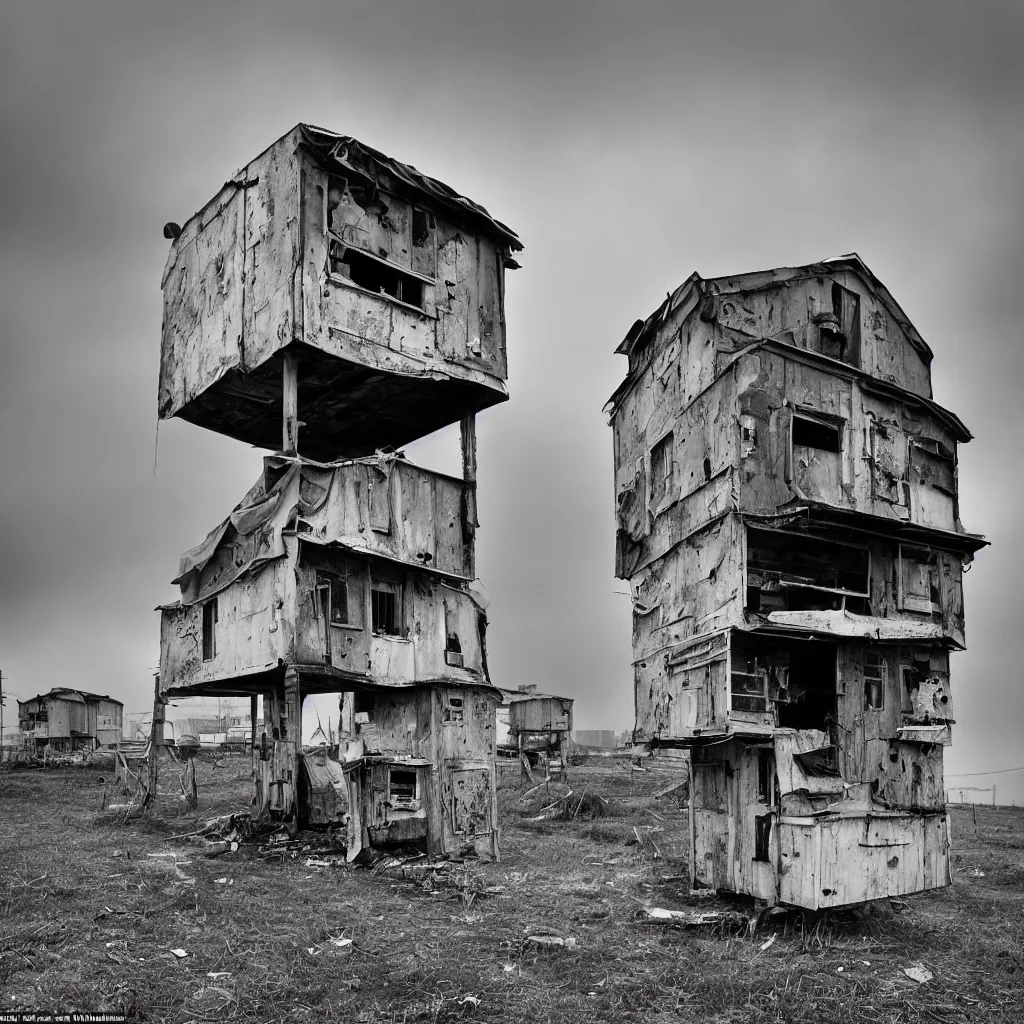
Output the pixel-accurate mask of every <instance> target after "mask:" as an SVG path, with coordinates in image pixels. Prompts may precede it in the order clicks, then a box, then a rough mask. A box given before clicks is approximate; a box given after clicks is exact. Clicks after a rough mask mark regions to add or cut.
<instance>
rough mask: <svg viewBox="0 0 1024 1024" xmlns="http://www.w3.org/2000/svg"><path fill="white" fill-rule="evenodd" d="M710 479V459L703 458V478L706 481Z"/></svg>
mask: <svg viewBox="0 0 1024 1024" xmlns="http://www.w3.org/2000/svg"><path fill="white" fill-rule="evenodd" d="M710 479H711V460H710V459H705V460H704V480H705V481H707V480H710Z"/></svg>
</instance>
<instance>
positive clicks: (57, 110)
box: [0, 0, 1024, 796]
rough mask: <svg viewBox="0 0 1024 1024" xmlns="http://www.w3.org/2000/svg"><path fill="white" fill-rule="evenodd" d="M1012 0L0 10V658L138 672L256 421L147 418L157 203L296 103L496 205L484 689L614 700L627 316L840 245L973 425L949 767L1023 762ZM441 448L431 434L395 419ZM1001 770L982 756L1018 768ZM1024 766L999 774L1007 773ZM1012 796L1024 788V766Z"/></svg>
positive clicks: (23, 679) (295, 116) (129, 699)
mask: <svg viewBox="0 0 1024 1024" xmlns="http://www.w3.org/2000/svg"><path fill="white" fill-rule="evenodd" d="M1021 12H1022V9H1021V8H1020V6H1019V5H1017V4H1012V3H1005V4H1002V5H999V4H986V3H973V4H959V3H957V4H946V3H936V2H930V3H924V2H920V3H909V2H908V3H901V4H893V3H888V2H887V3H871V2H861V3H858V4H855V5H854V4H830V3H823V2H820V0H813V2H810V0H809V2H806V3H772V4H764V3H746V4H739V3H728V2H725V3H716V4H682V3H678V2H674V3H668V2H666V3H637V4H629V5H627V4H612V3H603V4H602V3H595V4H578V3H573V4H558V3H533V2H520V3H516V4H502V5H485V4H479V3H440V4H439V3H406V4H396V3H361V4H359V3H353V4H326V3H324V4H287V5H286V4H280V5H270V4H267V5H263V6H262V7H261V6H260V5H259V4H255V3H248V2H247V3H244V4H243V3H234V4H230V3H225V4H206V3H202V4H199V3H187V2H179V3H175V4H138V3H123V4H112V3H89V2H81V3H70V2H67V3H62V4H49V3H45V2H35V3H32V4H25V5H22V6H21V7H20V8H18V9H14V10H11V9H8V10H7V11H6V13H5V15H4V19H5V22H6V25H5V31H4V32H3V33H0V130H2V133H3V136H2V137H3V139H4V143H5V159H4V165H3V171H2V176H3V180H2V182H0V185H2V187H0V223H2V229H3V233H2V238H0V280H2V281H3V285H2V287H3V291H4V296H3V302H2V304H0V460H2V466H3V485H2V487H0V551H2V563H0V564H2V566H3V569H2V572H0V667H2V668H3V669H4V670H5V675H6V674H8V673H9V674H10V677H11V685H12V686H13V687H14V688H15V689H16V690H18V691H20V693H21V694H22V695H25V694H27V693H29V692H30V691H33V692H34V691H36V690H38V689H45V688H47V687H49V686H51V685H56V684H57V683H58V682H60V683H66V682H67V681H69V680H70V679H75V680H76V681H77V682H78V683H79V684H80V685H82V686H86V687H89V688H95V689H99V690H109V691H111V692H113V693H114V694H116V695H118V696H120V697H121V698H122V699H124V700H125V701H126V704H127V705H128V707H129V708H135V707H144V706H145V705H146V703H147V702H148V700H149V682H150V680H149V669H150V667H151V666H152V665H154V664H155V662H156V657H157V620H156V616H155V615H154V614H153V612H152V610H151V609H152V607H153V605H155V604H156V603H157V602H158V601H160V600H163V599H164V598H166V597H167V596H170V595H171V589H170V588H169V586H168V584H167V582H166V581H167V580H169V579H170V578H171V577H172V576H173V575H174V571H175V568H176V565H177V558H178V555H179V554H180V552H181V551H182V550H184V549H185V548H186V547H188V546H190V545H192V544H194V543H195V542H196V541H197V540H198V539H200V538H201V537H202V536H203V535H204V534H205V533H206V531H207V530H208V529H209V528H210V527H211V526H212V525H213V524H214V523H215V522H216V521H217V520H218V519H220V518H221V517H222V516H223V514H224V513H225V511H226V510H227V509H228V508H230V506H231V505H232V504H233V503H234V502H235V501H236V500H237V499H238V498H239V497H240V496H241V494H242V493H243V492H244V491H245V489H246V488H247V487H248V486H249V484H250V483H251V481H252V479H253V478H254V477H255V474H256V472H257V470H258V465H259V457H258V453H255V452H253V451H252V450H250V449H246V448H244V447H243V446H241V445H239V444H236V443H234V442H229V441H227V440H225V439H222V438H218V437H216V436H215V435H212V434H208V433H206V432H204V431H201V430H199V429H198V428H196V427H193V426H191V425H189V424H184V423H177V422H172V423H169V424H163V425H162V426H161V428H160V436H159V464H158V465H159V468H158V473H157V475H156V476H155V477H154V475H153V472H152V470H153V457H154V440H155V427H156V424H155V396H156V372H157V358H158V343H159V326H160V293H159V281H160V275H161V271H162V268H163V262H164V258H165V256H166V252H167V243H166V242H165V241H164V240H163V239H162V238H161V234H160V228H161V225H162V224H163V223H164V222H165V221H168V220H177V221H179V222H182V221H184V220H185V219H186V218H187V217H188V216H189V214H190V213H191V212H192V211H193V210H195V209H197V208H198V207H199V206H200V205H202V203H203V202H205V200H206V199H208V198H209V196H210V195H212V194H213V192H214V190H215V189H216V187H217V186H218V185H219V183H220V182H222V181H223V180H225V178H226V177H227V176H228V175H229V174H231V173H232V172H233V171H234V170H235V168H236V167H238V166H239V165H240V164H242V163H243V162H245V161H246V160H247V159H248V158H250V157H251V156H253V155H255V154H256V153H257V152H259V151H260V150H261V149H263V148H264V147H265V146H266V145H267V144H268V143H269V142H271V141H272V140H273V139H274V138H276V137H278V136H279V135H281V134H282V133H283V132H284V131H286V130H287V129H288V128H290V127H291V126H292V125H294V124H295V123H296V122H298V121H300V120H305V121H311V122H313V123H319V124H322V125H324V126H325V127H328V128H332V129H335V130H338V131H344V132H349V133H351V134H354V135H356V136H358V137H360V138H363V139H365V140H366V141H367V142H369V143H370V144H372V145H375V146H378V147H380V148H381V149H383V150H385V151H386V152H390V153H393V154H395V155H396V156H398V157H400V158H402V159H405V160H408V161H410V162H412V163H414V164H416V165H417V166H419V167H421V168H423V169H424V170H426V171H427V172H428V173H431V174H433V175H435V176H437V177H439V178H441V179H442V180H444V181H447V182H449V183H450V184H451V185H453V186H454V187H456V188H458V189H459V190H460V191H463V192H465V193H466V194H468V195H470V196H472V197H473V198H474V199H477V200H479V201H480V202H482V203H484V204H485V205H487V206H488V207H489V208H490V209H491V210H492V212H494V213H495V214H496V215H497V216H498V217H500V218H502V219H504V220H506V221H507V222H508V223H510V224H512V226H513V227H514V228H516V229H517V230H518V231H519V232H520V233H521V235H522V237H523V239H524V241H525V243H526V245H527V251H526V253H525V254H524V259H523V264H524V268H523V269H522V270H521V271H518V272H516V273H515V274H514V275H510V279H509V288H508V310H507V313H508V321H509V328H510V330H509V362H510V372H511V379H510V390H511V395H512V398H511V401H510V402H509V403H508V404H507V405H505V406H502V407H499V408H496V409H493V410H489V411H488V412H487V413H485V414H484V415H483V416H482V417H481V427H480V481H481V519H482V522H483V529H482V530H481V532H480V535H479V543H480V549H479V566H480V571H481V575H482V576H483V578H484V581H485V583H486V584H487V586H488V588H489V590H490V591H491V593H492V595H493V605H492V622H493V625H492V632H491V638H490V648H491V651H490V654H491V665H492V671H493V673H494V676H495V679H496V680H497V681H498V682H500V683H502V684H504V685H515V684H517V683H520V682H538V683H539V684H540V685H541V687H542V688H544V689H551V690H555V691H560V692H565V693H568V694H570V695H573V696H575V697H577V699H578V701H579V703H578V704H577V719H578V721H579V724H580V726H581V727H614V728H617V729H621V728H625V727H627V726H629V725H631V724H632V688H631V673H630V667H629V661H630V640H629V635H630V622H629V602H628V601H627V600H626V599H624V598H622V597H620V596H617V595H616V594H615V593H614V591H616V590H623V589H625V587H624V585H623V584H621V583H619V582H618V581H616V580H614V579H613V578H612V576H611V567H612V548H613V522H612V480H611V435H610V431H609V430H608V428H607V427H606V425H605V423H604V419H603V417H602V415H601V411H600V410H601V406H602V405H603V403H604V400H605V399H606V398H607V397H608V395H609V394H610V393H611V392H612V390H613V389H614V387H615V386H616V384H617V383H618V381H619V380H620V378H621V374H622V372H623V366H622V365H620V361H619V357H616V356H614V355H613V349H614V347H615V345H616V344H617V342H618V341H619V340H620V339H621V337H622V335H623V334H624V333H625V330H626V329H627V328H628V326H629V324H631V323H632V321H633V320H634V319H636V318H637V317H638V316H645V315H647V313H649V312H650V311H651V309H653V308H654V307H655V306H656V305H657V304H658V302H659V301H660V300H661V298H663V297H664V294H665V292H666V291H667V290H668V289H670V288H673V287H675V286H676V285H677V284H678V283H679V282H680V281H681V280H682V279H683V278H684V277H686V276H687V275H688V274H689V273H690V272H691V271H692V270H695V269H696V270H699V271H700V272H702V273H704V274H706V275H715V274H721V273H727V272H729V271H744V270H752V269H759V268H762V267H768V266H774V265H780V264H793V263H800V262H806V261H809V260H813V259H817V258H820V257H824V256H829V255H834V254H837V253H841V252H848V251H851V250H856V251H858V252H859V253H860V254H861V255H862V256H863V258H864V259H865V260H866V261H867V262H868V264H869V265H870V266H871V267H872V268H873V269H874V270H875V271H876V273H878V274H879V275H880V276H881V278H882V279H883V280H884V281H885V282H886V283H887V284H888V285H889V287H890V288H891V290H892V291H893V293H894V294H895V295H896V297H897V298H898V299H899V301H900V302H901V303H902V304H903V306H904V308H905V309H906V310H907V312H908V314H909V315H910V316H911V317H912V318H913V319H914V321H915V323H916V324H917V326H918V327H919V329H920V330H921V332H922V334H923V335H924V336H925V337H926V338H927V339H928V341H929V343H930V344H931V346H932V348H933V349H934V350H935V354H936V361H935V373H934V382H935V393H936V397H937V399H938V400H939V401H940V402H941V403H942V404H944V405H946V406H948V407H949V408H952V409H953V410H955V411H956V412H957V413H959V414H960V415H961V416H962V417H963V418H964V419H965V421H966V422H967V423H968V425H969V426H970V427H971V428H972V430H974V431H975V433H976V434H977V440H976V441H975V442H974V443H973V444H971V445H969V446H967V447H966V448H965V449H964V450H963V452H962V466H961V486H962V491H963V500H962V512H963V518H964V521H965V524H966V525H967V527H968V528H969V529H974V530H979V531H984V532H986V533H987V534H988V535H989V536H990V538H991V539H992V541H993V543H994V548H993V550H992V552H991V554H989V553H988V552H983V553H982V555H981V557H980V558H979V560H978V563H977V564H976V566H975V568H974V569H973V570H972V572H971V573H970V574H969V575H968V577H967V579H966V598H967V615H968V640H969V643H970V645H971V649H970V650H969V651H968V652H967V653H966V654H961V655H958V656H957V657H956V659H955V661H954V666H955V672H956V676H955V679H954V686H955V695H956V697H955V699H956V700H957V705H958V715H959V721H960V726H959V727H958V729H957V731H956V743H955V746H954V748H953V750H952V751H951V753H950V758H949V764H950V771H968V770H972V769H981V768H989V767H1013V766H1015V765H1016V763H1017V761H1018V760H1021V755H1020V754H1018V750H1019V748H1020V743H1019V739H1018V732H1017V730H1018V729H1019V727H1020V726H1021V724H1024V693H1022V691H1021V689H1020V688H1019V687H1018V685H1017V672H1016V668H1015V665H1016V655H1015V647H1014V644H1013V637H1014V634H1015V632H1016V630H1017V625H1016V623H1017V618H1018V614H1019V608H1020V602H1019V600H1018V597H1017V593H1018V588H1017V583H1016V580H1017V579H1019V578H1021V577H1024V564H1022V559H1021V556H1020V554H1019V552H1018V550H1017V549H1016V548H1015V544H1016V532H1017V531H1016V519H1017V511H1016V508H1015V504H1014V503H1015V501H1016V500H1017V497H1018V490H1019V484H1018V476H1019V471H1020V458H1019V456H1018V454H1017V450H1018V442H1017V437H1018V436H1019V435H1020V433H1021V428H1022V426H1024V424H1022V423H1021V418H1022V416H1021V411H1020V409H1021V403H1020V402H1019V401H1018V399H1017V381H1018V380H1020V379H1021V378H1022V372H1021V371H1022V369H1024V366H1022V360H1024V356H1022V348H1021V345H1020V343H1019V328H1018V326H1017V321H1018V319H1019V317H1018V313H1017V305H1018V299H1017V292H1018V290H1019V281H1020V279H1021V271H1022V264H1024V253H1022V249H1021V247H1022V237H1024V235H1022V231H1021V228H1022V222H1024V216H1022V208H1021V204H1022V197H1021V192H1020V188H1019V182H1020V181H1021V180H1022V177H1024V175H1022V172H1024V166H1022V165H1024V139H1022V133H1021V128H1020V119H1021V109H1022V99H1024V82H1022V77H1024V72H1022V68H1021V62H1020V61H1019V59H1018V54H1019V52H1020V47H1021V44H1022V42H1024V25H1022V13H1021ZM414 450H415V453H416V455H417V457H419V458H421V459H422V460H423V461H425V462H427V463H428V464H435V465H439V466H441V465H448V466H451V465H452V464H453V463H454V462H455V460H456V459H457V454H456V453H457V441H456V439H455V438H454V437H453V436H452V435H451V433H449V434H448V435H447V436H441V437H438V438H431V439H428V440H427V441H424V442H422V443H420V444H418V445H416V446H414ZM1011 778H1012V777H1006V781H1009V780H1010V779H1011ZM1022 786H1024V783H1022ZM1020 795H1021V796H1024V788H1022V789H1021V793H1020Z"/></svg>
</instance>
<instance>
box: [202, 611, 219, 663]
mask: <svg viewBox="0 0 1024 1024" xmlns="http://www.w3.org/2000/svg"><path fill="white" fill-rule="evenodd" d="M216 625H217V598H215V597H214V598H211V599H210V600H209V601H207V602H206V603H205V604H204V605H203V661H212V660H213V658H214V657H215V656H216V654H217V637H216V635H215V627H216Z"/></svg>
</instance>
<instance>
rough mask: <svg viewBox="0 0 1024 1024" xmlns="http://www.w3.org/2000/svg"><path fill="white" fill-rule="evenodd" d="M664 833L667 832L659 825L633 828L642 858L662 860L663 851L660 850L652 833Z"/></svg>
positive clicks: (635, 826)
mask: <svg viewBox="0 0 1024 1024" xmlns="http://www.w3.org/2000/svg"><path fill="white" fill-rule="evenodd" d="M664 831H665V830H664V829H663V828H661V827H660V826H659V825H634V826H633V834H634V835H635V836H636V841H637V843H638V844H639V846H640V856H641V857H650V858H652V859H653V860H661V850H660V849H658V844H657V843H656V842H655V841H654V839H653V837H652V835H651V833H652V832H664Z"/></svg>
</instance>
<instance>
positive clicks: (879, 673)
mask: <svg viewBox="0 0 1024 1024" xmlns="http://www.w3.org/2000/svg"><path fill="white" fill-rule="evenodd" d="M885 677H886V665H885V661H884V659H883V658H882V657H881V655H879V654H873V653H869V654H867V655H865V657H864V708H865V710H868V711H881V710H882V708H883V707H884V706H885Z"/></svg>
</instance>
